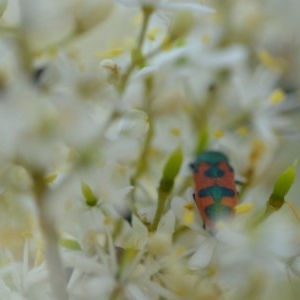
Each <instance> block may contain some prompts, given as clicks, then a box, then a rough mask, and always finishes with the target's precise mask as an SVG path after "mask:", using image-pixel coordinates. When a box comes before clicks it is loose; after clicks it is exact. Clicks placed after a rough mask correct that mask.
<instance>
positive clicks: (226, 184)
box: [190, 151, 238, 230]
mask: <svg viewBox="0 0 300 300" xmlns="http://www.w3.org/2000/svg"><path fill="white" fill-rule="evenodd" d="M190 166H191V168H192V170H193V177H194V183H195V193H194V200H195V202H196V205H197V208H198V210H199V212H200V215H201V217H202V219H203V228H204V229H205V228H208V229H210V230H214V228H215V224H216V222H217V221H220V220H227V219H229V218H231V217H232V216H233V215H234V207H235V206H236V205H237V200H238V198H237V190H236V186H235V181H234V170H233V168H232V167H231V166H230V164H229V160H228V158H227V156H226V155H224V154H223V153H221V152H217V151H205V152H202V153H201V154H199V155H198V156H197V158H196V160H195V162H194V163H192V164H191V165H190Z"/></svg>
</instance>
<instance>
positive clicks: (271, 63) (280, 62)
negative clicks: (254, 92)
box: [257, 49, 286, 71]
mask: <svg viewBox="0 0 300 300" xmlns="http://www.w3.org/2000/svg"><path fill="white" fill-rule="evenodd" d="M257 56H258V59H259V60H260V62H261V64H263V65H264V66H265V67H266V68H268V69H270V70H274V71H282V70H283V69H284V68H285V67H286V61H285V60H284V59H282V58H278V57H275V56H273V55H272V54H270V53H269V52H268V51H266V50H264V49H262V50H260V51H259V52H258V54H257Z"/></svg>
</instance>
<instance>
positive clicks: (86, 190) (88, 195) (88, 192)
mask: <svg viewBox="0 0 300 300" xmlns="http://www.w3.org/2000/svg"><path fill="white" fill-rule="evenodd" d="M81 191H82V194H83V196H84V198H85V203H86V204H87V205H88V206H91V207H93V206H96V204H97V202H98V199H97V197H96V196H95V194H94V193H93V191H92V189H91V188H90V187H89V185H87V184H86V183H85V182H82V183H81Z"/></svg>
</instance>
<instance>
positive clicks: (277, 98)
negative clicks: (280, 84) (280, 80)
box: [269, 89, 286, 104]
mask: <svg viewBox="0 0 300 300" xmlns="http://www.w3.org/2000/svg"><path fill="white" fill-rule="evenodd" d="M285 96H286V95H285V93H284V91H283V90H281V89H276V90H275V91H273V93H272V94H271V95H270V97H269V101H270V102H271V103H272V104H279V103H281V102H282V101H283V100H284V99H285Z"/></svg>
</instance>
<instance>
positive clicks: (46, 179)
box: [45, 174, 57, 183]
mask: <svg viewBox="0 0 300 300" xmlns="http://www.w3.org/2000/svg"><path fill="white" fill-rule="evenodd" d="M56 177H57V174H52V175H49V176H47V177H46V178H45V181H46V183H51V182H53V181H54V180H55V179H56Z"/></svg>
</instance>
